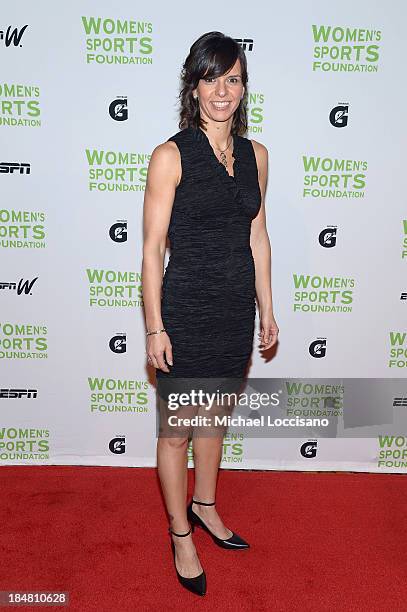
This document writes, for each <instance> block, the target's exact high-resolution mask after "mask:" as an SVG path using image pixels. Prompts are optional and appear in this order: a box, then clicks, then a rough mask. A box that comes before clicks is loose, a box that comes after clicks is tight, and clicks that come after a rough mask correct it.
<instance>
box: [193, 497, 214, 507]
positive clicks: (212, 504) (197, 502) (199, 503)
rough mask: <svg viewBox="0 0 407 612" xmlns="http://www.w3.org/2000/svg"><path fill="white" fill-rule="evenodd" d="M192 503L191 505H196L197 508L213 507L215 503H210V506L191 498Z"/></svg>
mask: <svg viewBox="0 0 407 612" xmlns="http://www.w3.org/2000/svg"><path fill="white" fill-rule="evenodd" d="M192 503H193V504H198V505H199V506H214V505H215V502H211V503H210V504H208V503H206V502H199V501H196V499H194V498H192Z"/></svg>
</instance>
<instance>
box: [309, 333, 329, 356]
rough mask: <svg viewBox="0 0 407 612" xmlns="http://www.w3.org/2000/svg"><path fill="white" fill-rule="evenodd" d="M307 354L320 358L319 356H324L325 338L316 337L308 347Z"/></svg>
mask: <svg viewBox="0 0 407 612" xmlns="http://www.w3.org/2000/svg"><path fill="white" fill-rule="evenodd" d="M308 351H309V354H310V355H311V357H316V358H317V359H320V358H321V357H325V354H326V338H317V339H316V340H314V341H313V342H311V344H310V345H309V348H308Z"/></svg>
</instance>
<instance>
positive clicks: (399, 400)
mask: <svg viewBox="0 0 407 612" xmlns="http://www.w3.org/2000/svg"><path fill="white" fill-rule="evenodd" d="M393 406H402V407H403V408H407V397H395V398H394V400H393Z"/></svg>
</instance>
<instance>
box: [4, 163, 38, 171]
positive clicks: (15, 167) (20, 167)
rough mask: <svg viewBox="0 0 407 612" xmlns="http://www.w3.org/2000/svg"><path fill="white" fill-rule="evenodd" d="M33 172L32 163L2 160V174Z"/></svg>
mask: <svg viewBox="0 0 407 612" xmlns="http://www.w3.org/2000/svg"><path fill="white" fill-rule="evenodd" d="M15 172H19V173H20V174H31V164H23V163H18V162H0V174H14V173H15Z"/></svg>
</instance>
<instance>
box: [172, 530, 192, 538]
mask: <svg viewBox="0 0 407 612" xmlns="http://www.w3.org/2000/svg"><path fill="white" fill-rule="evenodd" d="M168 533H172V535H175V536H177V537H178V538H185V536H188V535H189V534H190V533H191V527H190V528H189V530H188V531H187V532H186V533H175V531H173V530H172V529H171V527H168Z"/></svg>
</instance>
